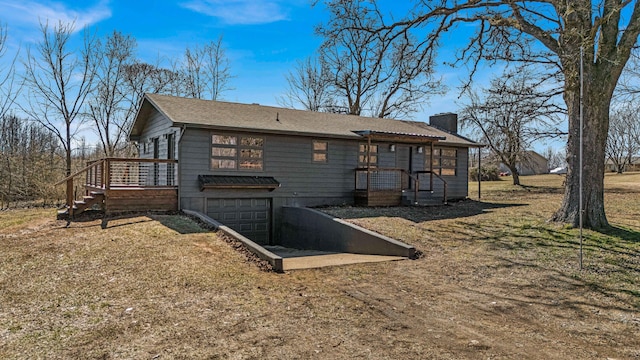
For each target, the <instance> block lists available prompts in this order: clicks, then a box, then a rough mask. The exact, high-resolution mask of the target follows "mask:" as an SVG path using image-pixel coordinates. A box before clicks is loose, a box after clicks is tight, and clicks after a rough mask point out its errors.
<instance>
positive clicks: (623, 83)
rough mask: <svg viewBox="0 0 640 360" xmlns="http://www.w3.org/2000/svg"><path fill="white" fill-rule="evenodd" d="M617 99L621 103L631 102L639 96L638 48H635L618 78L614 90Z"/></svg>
mask: <svg viewBox="0 0 640 360" xmlns="http://www.w3.org/2000/svg"><path fill="white" fill-rule="evenodd" d="M616 95H617V98H618V99H620V100H621V101H630V100H631V101H633V100H635V98H637V97H638V96H640V47H636V48H635V49H634V50H633V51H632V52H631V56H630V58H629V61H628V62H627V65H626V66H625V68H624V71H623V72H622V75H621V76H620V83H619V84H618V87H617V88H616Z"/></svg>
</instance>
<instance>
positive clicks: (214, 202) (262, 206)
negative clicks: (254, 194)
mask: <svg viewBox="0 0 640 360" xmlns="http://www.w3.org/2000/svg"><path fill="white" fill-rule="evenodd" d="M270 214H271V199H207V215H208V216H210V217H211V218H213V219H215V220H217V221H219V222H221V223H222V224H224V225H226V226H228V227H230V228H232V229H234V230H235V231H237V232H239V233H240V234H242V235H244V236H246V237H248V238H249V239H251V240H252V241H255V242H257V243H259V244H268V243H269V233H270V231H269V224H270Z"/></svg>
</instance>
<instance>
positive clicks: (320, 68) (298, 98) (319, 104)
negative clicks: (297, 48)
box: [278, 57, 333, 111]
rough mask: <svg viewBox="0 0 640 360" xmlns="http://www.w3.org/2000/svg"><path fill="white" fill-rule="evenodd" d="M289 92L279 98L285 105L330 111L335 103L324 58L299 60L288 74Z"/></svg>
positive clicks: (280, 102)
mask: <svg viewBox="0 0 640 360" xmlns="http://www.w3.org/2000/svg"><path fill="white" fill-rule="evenodd" d="M286 80H287V85H288V89H287V92H286V93H285V94H284V95H282V96H280V97H279V98H278V103H279V104H280V105H282V106H284V107H288V108H297V107H302V109H304V110H308V111H329V109H330V108H331V104H332V103H333V100H332V97H331V94H330V91H331V79H330V77H329V69H328V68H327V66H326V64H325V63H324V62H323V61H322V59H314V58H311V57H309V58H307V59H305V60H304V61H300V60H298V61H297V63H296V65H295V66H294V68H293V70H291V71H289V73H288V74H287V75H286Z"/></svg>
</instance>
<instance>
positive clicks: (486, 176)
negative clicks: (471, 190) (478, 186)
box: [469, 165, 500, 181]
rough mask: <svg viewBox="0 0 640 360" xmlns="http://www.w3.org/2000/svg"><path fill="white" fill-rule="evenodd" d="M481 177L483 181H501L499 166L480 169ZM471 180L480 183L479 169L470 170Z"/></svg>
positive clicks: (487, 166)
mask: <svg viewBox="0 0 640 360" xmlns="http://www.w3.org/2000/svg"><path fill="white" fill-rule="evenodd" d="M480 177H481V179H482V181H497V180H500V171H499V170H498V167H497V166H493V165H486V166H482V167H481V168H480ZM469 180H470V181H478V168H477V167H472V168H469Z"/></svg>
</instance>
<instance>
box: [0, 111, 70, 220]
mask: <svg viewBox="0 0 640 360" xmlns="http://www.w3.org/2000/svg"><path fill="white" fill-rule="evenodd" d="M61 155H62V153H61V149H60V146H59V145H58V140H57V139H56V138H55V136H53V134H51V133H50V132H49V131H47V130H45V129H43V128H42V127H41V126H39V125H38V124H35V123H29V122H28V121H26V120H25V119H21V118H18V117H16V116H13V115H5V116H3V117H2V118H0V209H5V208H7V207H10V206H12V205H15V204H17V203H23V202H30V201H33V200H34V199H38V200H41V204H44V205H53V204H56V203H57V202H59V201H60V199H63V198H64V196H61V195H60V194H59V191H57V190H56V189H55V188H54V187H53V183H52V181H51V180H52V179H56V178H60V174H62V170H63V169H64V163H63V162H62V156H61Z"/></svg>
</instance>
